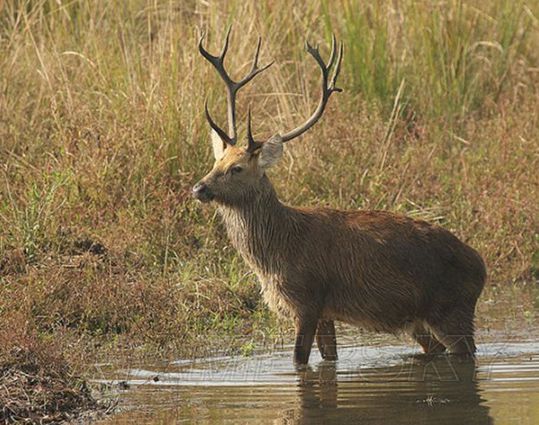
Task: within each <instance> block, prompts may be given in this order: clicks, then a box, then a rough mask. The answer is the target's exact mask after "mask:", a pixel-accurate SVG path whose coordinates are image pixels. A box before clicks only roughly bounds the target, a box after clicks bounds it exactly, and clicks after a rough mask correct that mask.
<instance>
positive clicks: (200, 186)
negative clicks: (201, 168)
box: [193, 182, 208, 197]
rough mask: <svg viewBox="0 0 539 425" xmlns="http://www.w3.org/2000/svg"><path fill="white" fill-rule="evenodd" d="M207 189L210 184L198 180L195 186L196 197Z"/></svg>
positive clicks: (194, 193)
mask: <svg viewBox="0 0 539 425" xmlns="http://www.w3.org/2000/svg"><path fill="white" fill-rule="evenodd" d="M206 190H208V186H206V183H204V182H198V183H197V184H195V185H194V186H193V195H195V197H196V196H197V195H202V194H203V193H204V192H205V191H206Z"/></svg>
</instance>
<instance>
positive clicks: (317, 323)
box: [193, 30, 486, 365]
mask: <svg viewBox="0 0 539 425" xmlns="http://www.w3.org/2000/svg"><path fill="white" fill-rule="evenodd" d="M229 34H230V30H229V32H228V33H227V36H226V40H225V43H224V47H223V49H222V51H221V54H220V55H219V56H213V55H211V54H210V53H208V51H206V50H205V49H204V47H203V45H202V43H203V39H204V36H203V37H202V38H201V40H200V44H199V50H200V53H201V54H202V55H203V56H204V58H206V59H207V60H208V61H209V62H210V63H211V64H212V65H213V66H214V67H215V69H216V70H217V71H218V73H219V75H220V76H221V78H222V79H223V80H224V82H225V85H226V89H227V97H228V125H229V132H228V133H227V132H225V131H224V130H223V129H221V128H220V127H219V126H218V125H217V124H216V123H215V122H214V121H213V119H212V118H211V116H210V114H209V112H208V105H207V103H206V106H205V110H206V118H207V120H208V122H209V124H210V126H211V128H212V132H211V139H212V144H213V153H214V156H215V164H214V166H213V169H212V170H211V171H210V173H209V174H208V175H206V176H205V177H204V178H203V179H202V180H201V181H199V182H198V183H197V184H196V185H195V186H194V187H193V195H194V197H195V198H196V199H198V200H200V201H202V202H209V201H215V202H216V203H217V205H218V207H219V211H220V213H221V215H222V218H223V220H224V223H225V226H226V229H227V232H228V236H229V238H230V240H231V242H232V244H233V245H234V246H235V247H236V249H237V250H238V251H239V252H240V253H241V255H242V256H243V258H244V259H245V261H246V262H247V263H248V264H249V265H250V267H251V268H252V269H253V270H254V271H255V272H256V274H257V275H258V277H259V280H260V282H261V285H262V293H263V297H264V300H265V301H266V303H267V304H268V305H269V307H270V308H271V309H272V310H274V311H276V312H278V313H280V314H282V315H285V316H287V317H291V318H293V320H294V321H295V330H296V344H295V350H294V362H295V363H296V364H299V365H302V364H306V363H307V362H308V360H309V354H310V351H311V346H312V344H313V341H314V339H315V336H316V341H317V345H318V348H319V350H320V353H321V355H322V357H323V358H324V359H328V360H336V359H337V349H336V339H335V326H334V321H336V320H338V321H342V322H346V323H349V324H353V325H358V326H361V327H364V328H367V329H371V330H375V331H381V332H391V333H394V332H398V331H401V330H404V331H407V332H409V333H410V334H411V335H412V337H413V338H414V339H415V340H416V341H417V342H418V343H419V344H420V345H421V347H422V348H423V350H424V351H425V352H426V353H439V352H442V351H444V350H445V349H448V351H449V352H451V353H459V354H473V353H474V352H475V349H476V347H475V344H474V337H473V334H474V311H475V305H476V302H477V299H478V297H479V295H480V293H481V290H482V289H483V286H484V283H485V278H486V270H485V265H484V263H483V260H482V258H481V256H480V255H479V254H478V253H477V252H476V251H475V250H474V249H472V248H471V247H469V246H468V245H466V244H465V243H463V242H461V241H460V240H459V239H457V238H456V237H455V236H454V235H453V234H451V233H450V232H449V231H447V230H445V229H443V228H441V227H439V226H436V225H433V224H429V223H427V222H425V221H422V220H415V219H412V218H408V217H404V216H400V215H397V214H393V213H390V212H385V211H340V210H333V209H328V208H294V207H290V206H288V205H285V204H283V203H282V202H281V201H279V199H278V197H277V195H276V193H275V190H274V188H273V186H272V184H271V182H270V180H269V179H268V177H267V176H266V170H267V169H269V168H270V167H271V166H273V165H274V164H276V163H277V161H278V160H279V159H280V157H281V156H282V153H283V144H284V143H286V142H288V141H290V140H292V139H294V138H296V137H298V136H300V135H301V134H303V133H304V132H305V131H307V130H308V129H309V128H311V127H312V126H313V125H314V124H315V123H316V122H317V121H318V120H319V119H320V117H321V116H322V114H323V112H324V109H325V107H326V105H327V103H328V100H329V98H330V96H331V95H332V94H333V93H334V92H338V91H341V90H340V89H339V88H337V87H336V85H335V84H336V81H337V77H338V75H339V70H340V66H341V61H342V56H343V46H342V44H341V45H340V46H339V47H337V42H336V40H335V37H333V42H332V51H331V55H330V59H329V61H328V63H327V64H326V63H325V62H324V60H323V59H322V57H321V55H320V52H319V50H318V48H317V47H313V46H311V45H310V44H308V43H306V50H307V52H308V53H309V54H310V55H311V56H312V57H313V58H314V60H315V61H316V63H317V64H318V66H319V67H320V70H321V71H322V93H321V98H320V102H319V104H318V107H317V108H316V111H315V112H314V113H313V115H312V116H311V117H310V118H309V119H308V120H307V121H306V122H305V123H304V124H303V125H301V126H299V127H297V128H296V129H294V130H292V131H290V132H288V133H286V134H275V135H274V136H272V137H271V138H269V139H268V140H266V141H265V142H261V141H255V139H254V138H253V134H252V130H251V113H250V110H249V114H248V125H247V146H246V147H245V148H242V147H239V146H237V144H236V142H237V127H236V110H235V101H236V94H237V92H238V90H239V89H241V88H242V87H243V86H245V84H247V83H248V82H249V81H251V80H252V79H253V78H254V77H255V76H256V75H258V74H259V73H260V72H262V71H264V70H265V69H267V68H268V67H269V66H270V65H271V63H270V64H268V65H266V66H264V67H259V64H258V56H259V52H260V38H259V40H258V46H257V48H256V53H255V55H254V59H253V64H252V68H251V70H250V72H249V73H248V74H247V75H246V76H245V77H244V78H243V79H241V80H240V81H237V82H236V81H234V80H233V79H232V78H231V77H230V75H229V74H228V73H227V71H226V70H225V67H224V59H225V55H226V52H227V50H228V40H229ZM332 69H333V70H334V71H333V76H332V77H331V78H330V73H331V70H332Z"/></svg>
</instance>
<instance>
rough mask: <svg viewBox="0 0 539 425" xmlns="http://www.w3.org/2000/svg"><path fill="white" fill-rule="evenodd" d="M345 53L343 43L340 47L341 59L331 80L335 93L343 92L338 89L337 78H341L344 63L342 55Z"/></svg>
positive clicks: (339, 58)
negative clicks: (342, 63)
mask: <svg viewBox="0 0 539 425" xmlns="http://www.w3.org/2000/svg"><path fill="white" fill-rule="evenodd" d="M343 53H344V44H343V43H342V42H341V44H340V46H339V57H338V59H337V66H336V67H335V72H334V73H333V78H332V79H331V85H330V87H331V88H332V90H333V91H336V92H342V89H341V88H339V87H337V86H336V84H337V78H339V73H340V72H341V62H342V55H343Z"/></svg>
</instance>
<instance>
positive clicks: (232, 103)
mask: <svg viewBox="0 0 539 425" xmlns="http://www.w3.org/2000/svg"><path fill="white" fill-rule="evenodd" d="M230 30H231V28H230V27H229V28H228V30H227V33H226V37H225V43H224V45H223V48H222V50H221V54H220V55H219V56H214V55H212V54H211V53H209V52H208V51H207V50H206V49H204V47H203V45H202V42H203V41H204V37H205V34H203V35H202V37H201V38H200V42H199V44H198V49H199V51H200V53H201V54H202V56H204V58H206V59H207V60H208V62H210V63H211V64H212V65H213V66H214V67H215V69H216V70H217V72H218V73H219V75H220V76H221V78H222V79H223V81H224V82H225V86H226V93H227V116H228V131H229V133H230V136H228V135H226V138H225V139H224V140H225V141H226V142H227V143H228V144H231V145H234V144H236V142H237V136H236V94H237V92H238V90H239V89H241V88H242V87H243V86H245V85H246V84H247V83H248V82H249V81H251V80H252V79H253V78H254V77H256V76H257V75H258V74H260V73H261V72H262V71H265V70H266V69H268V68H269V67H270V66H271V65H272V64H273V62H270V63H269V64H267V65H265V66H263V67H262V68H259V67H258V56H259V54H260V45H261V42H262V39H261V38H260V37H259V38H258V43H257V47H256V51H255V55H254V58H253V65H252V67H251V71H249V73H248V74H247V75H246V76H245V77H244V78H242V79H241V80H240V81H237V82H236V81H234V80H233V79H232V78H231V77H230V75H229V74H228V73H227V71H226V70H225V66H224V60H225V55H226V53H227V51H228V41H229V38H230ZM206 115H207V116H208V114H206ZM208 121H209V120H208ZM212 122H213V121H212ZM210 125H211V126H212V128H214V125H215V122H213V125H212V123H211V122H210ZM215 127H217V126H216V125H215ZM214 130H215V131H217V130H216V128H214ZM219 130H220V131H217V132H218V133H219V135H222V134H226V133H225V132H224V131H223V130H222V129H219ZM221 137H222V136H221Z"/></svg>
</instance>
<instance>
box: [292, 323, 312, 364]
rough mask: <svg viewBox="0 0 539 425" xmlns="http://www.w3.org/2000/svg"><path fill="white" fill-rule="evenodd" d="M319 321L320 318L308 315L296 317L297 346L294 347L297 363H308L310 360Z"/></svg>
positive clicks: (295, 361)
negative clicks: (308, 316)
mask: <svg viewBox="0 0 539 425" xmlns="http://www.w3.org/2000/svg"><path fill="white" fill-rule="evenodd" d="M317 323H318V319H312V318H306V317H301V318H298V319H296V346H295V347H294V363H295V364H296V365H306V364H307V363H308V362H309V355H310V354H311V347H312V346H313V341H314V334H315V332H316V325H317Z"/></svg>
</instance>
